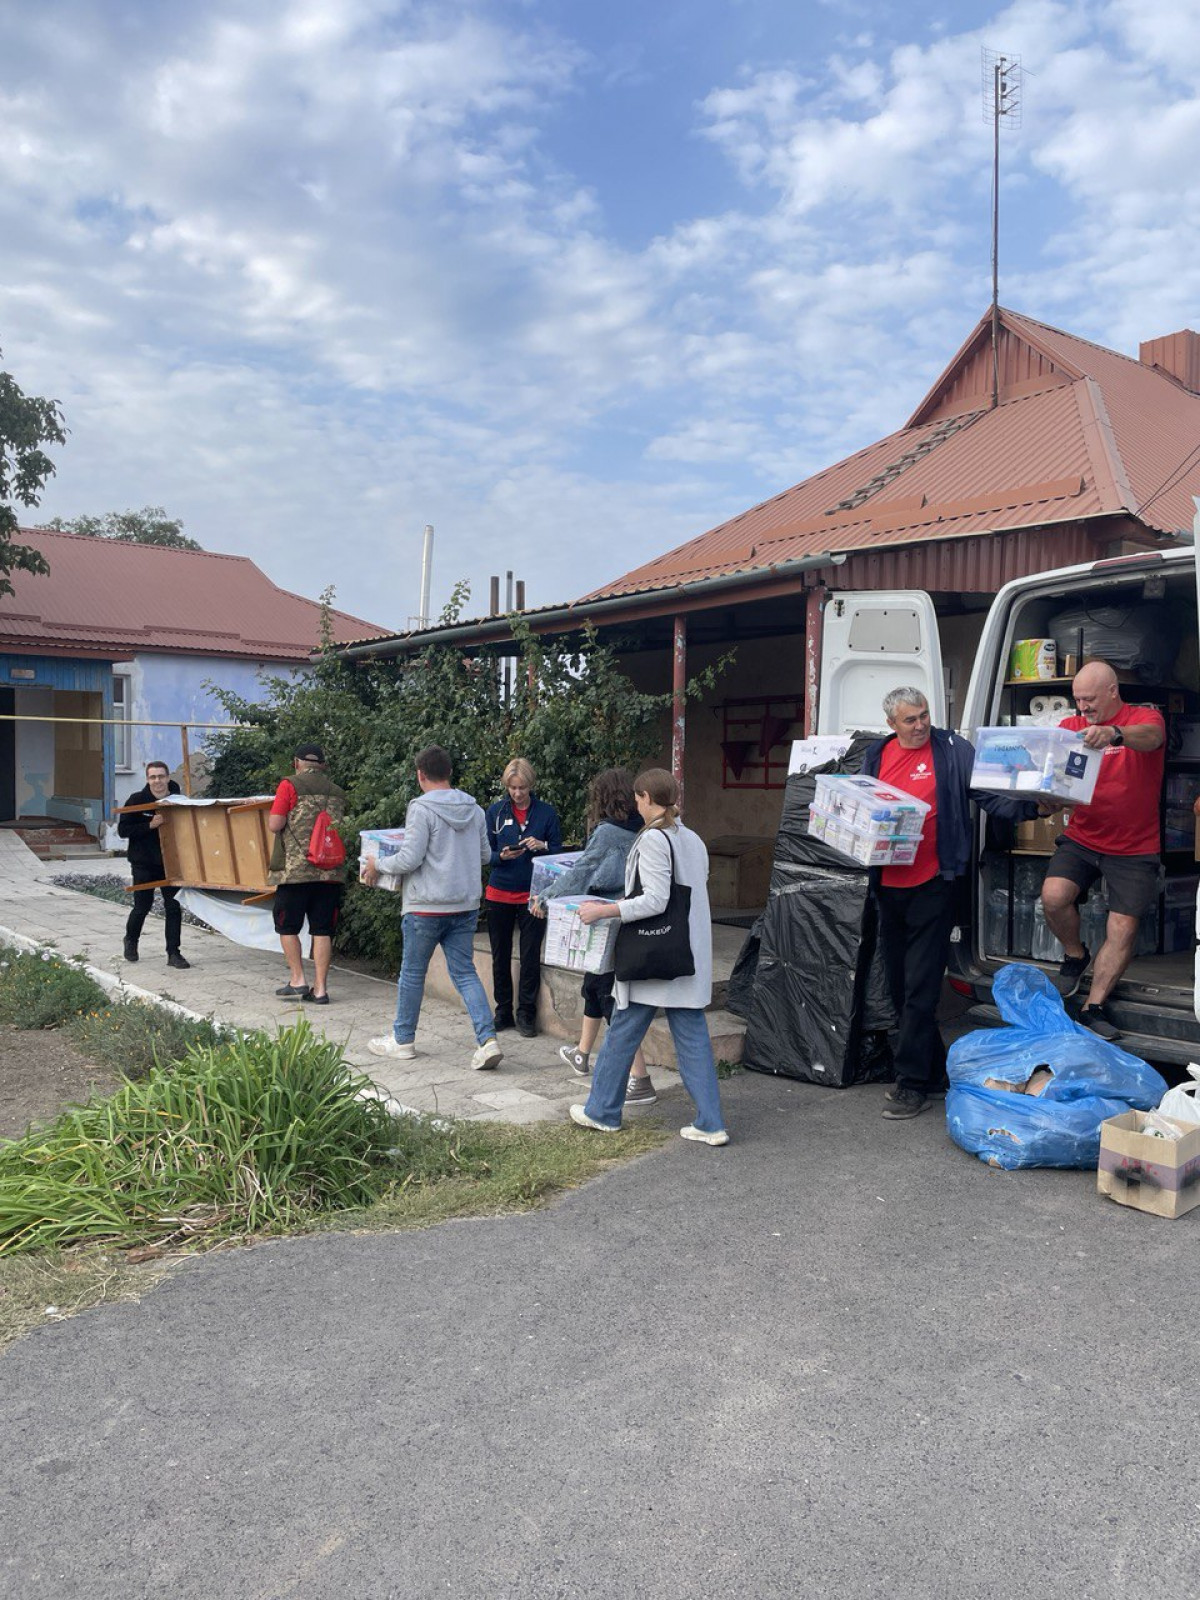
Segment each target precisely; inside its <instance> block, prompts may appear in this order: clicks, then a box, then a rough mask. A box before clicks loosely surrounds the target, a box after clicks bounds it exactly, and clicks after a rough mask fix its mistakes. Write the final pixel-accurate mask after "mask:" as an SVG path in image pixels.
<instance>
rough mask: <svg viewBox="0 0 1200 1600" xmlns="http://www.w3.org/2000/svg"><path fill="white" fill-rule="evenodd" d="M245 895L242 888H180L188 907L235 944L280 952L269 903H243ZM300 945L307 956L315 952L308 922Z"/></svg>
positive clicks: (249, 948) (180, 896) (184, 902)
mask: <svg viewBox="0 0 1200 1600" xmlns="http://www.w3.org/2000/svg"><path fill="white" fill-rule="evenodd" d="M242 898H243V896H242V894H241V891H240V890H235V891H234V892H233V893H232V894H230V895H223V894H212V893H210V892H209V891H208V890H207V889H180V891H179V904H180V905H181V906H182V907H183V909H184V910H185V911H190V912H191V913H192V915H193V916H194V917H199V918H200V921H201V922H207V924H208V926H209V927H210V928H215V929H216V931H217V932H218V933H223V934H224V935H225V937H226V938H227V939H232V940H233V942H234V944H240V945H244V946H245V947H246V948H247V949H248V950H271V951H275V952H278V950H279V935H278V934H277V933H276V932H275V924H274V922H273V921H272V920H271V908H270V906H266V905H262V906H247V905H243V904H242ZM300 947H301V949H302V950H303V952H304V954H305V955H306V956H308V955H311V954H312V935H311V934H310V933H309V931H308V924H307V923H305V925H304V931H303V933H302V934H301V935H300Z"/></svg>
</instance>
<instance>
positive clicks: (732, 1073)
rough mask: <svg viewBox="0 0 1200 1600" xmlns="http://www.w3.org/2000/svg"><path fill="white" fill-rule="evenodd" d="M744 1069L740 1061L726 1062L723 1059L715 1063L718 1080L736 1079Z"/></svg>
mask: <svg viewBox="0 0 1200 1600" xmlns="http://www.w3.org/2000/svg"><path fill="white" fill-rule="evenodd" d="M745 1070H746V1069H745V1068H744V1067H743V1066H742V1063H741V1062H740V1061H726V1060H725V1059H724V1057H722V1059H721V1060H720V1061H718V1062H717V1077H718V1078H738V1077H740V1076H741V1074H742V1073H743V1072H744V1071H745Z"/></svg>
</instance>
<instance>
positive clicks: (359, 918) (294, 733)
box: [209, 585, 730, 968]
mask: <svg viewBox="0 0 1200 1600" xmlns="http://www.w3.org/2000/svg"><path fill="white" fill-rule="evenodd" d="M468 593H469V591H468V590H467V588H466V586H465V585H459V587H458V588H457V589H456V591H455V594H454V598H453V599H452V600H451V602H450V605H449V606H448V607H447V608H446V610H445V611H444V612H443V614H442V618H441V620H442V622H443V623H450V622H454V621H457V620H458V617H459V614H460V612H461V610H462V607H463V604H464V603H465V600H466V598H467V595H468ZM325 598H326V600H327V599H328V597H325ZM324 615H325V619H326V622H325V627H324V633H323V637H324V640H325V646H326V647H325V649H324V651H323V653H322V654H321V656H320V657H319V658H318V659H317V660H316V662H315V663H314V665H313V667H312V669H311V671H309V672H307V673H305V674H303V675H301V676H299V677H296V678H264V679H263V693H262V698H261V700H259V701H257V702H256V701H251V700H247V699H245V698H243V697H241V696H238V695H236V694H232V693H230V692H228V691H226V690H223V689H221V687H220V686H219V685H217V684H210V686H209V687H210V688H211V690H212V692H213V694H214V695H215V697H216V698H217V699H218V700H219V701H220V703H221V705H222V706H223V707H224V709H225V711H226V712H227V713H228V715H229V717H230V718H231V720H233V721H235V722H237V723H240V724H243V726H242V727H239V728H237V729H235V730H233V731H231V732H229V733H222V734H218V735H215V736H214V737H213V738H212V739H210V741H209V754H210V757H211V760H212V775H211V779H210V783H211V788H212V792H213V793H215V794H225V795H235V794H264V793H267V792H270V791H273V790H274V788H275V786H276V784H277V783H278V782H279V780H280V778H282V777H284V776H286V775H287V774H289V773H290V772H291V770H292V763H291V756H292V751H293V749H294V748H295V747H296V745H297V744H298V743H300V742H301V741H302V740H306V739H318V740H320V742H321V744H322V745H323V746H324V747H325V751H326V754H327V756H328V759H329V772H330V776H331V777H332V778H333V779H334V781H335V782H336V783H338V784H340V785H341V786H342V787H343V788H344V789H345V791H346V801H347V805H346V829H345V833H346V842H347V846H348V849H349V850H350V852H351V854H352V855H353V853H354V851H355V849H356V846H357V837H356V835H357V833H358V830H359V829H361V828H385V827H395V826H397V825H398V824H399V823H400V822H401V821H402V820H403V817H404V811H405V807H406V806H407V804H408V802H409V801H410V800H411V799H413V798H414V797H415V795H416V794H417V792H418V791H417V784H416V773H415V770H414V762H413V758H414V757H415V756H416V754H417V752H418V751H419V750H421V749H422V748H423V747H424V746H426V745H428V744H431V743H436V744H440V745H443V746H444V747H445V748H446V749H447V750H448V751H449V753H450V757H451V760H452V761H453V762H454V782H455V784H456V785H457V786H458V787H459V788H460V789H464V790H465V791H466V792H467V793H468V794H471V795H474V797H475V798H476V800H478V801H479V803H480V804H481V805H482V806H484V807H486V806H488V805H489V804H490V803H491V802H492V801H493V800H496V799H499V798H500V794H501V785H500V775H501V773H502V772H503V770H504V767H505V765H506V764H507V762H508V761H509V760H510V759H511V758H512V757H513V756H516V755H521V756H524V757H526V759H527V760H529V761H531V762H532V763H533V766H534V769H535V771H536V772H537V775H538V782H537V789H538V793H539V794H540V795H541V796H542V798H543V799H545V800H549V801H550V802H551V804H552V805H553V806H555V808H556V809H557V811H558V814H559V818H560V820H561V822H562V829H563V839H564V842H566V843H576V844H578V843H582V840H583V835H584V813H585V809H586V804H587V788H588V784H589V783H590V782H591V780H592V778H593V777H594V776H595V775H596V773H597V772H599V771H601V769H603V768H604V767H614V766H627V767H630V768H633V769H636V768H638V767H639V766H643V765H645V764H646V763H647V762H648V761H651V760H654V761H658V762H661V763H662V764H663V765H667V764H668V757H667V750H666V746H665V740H666V739H668V738H669V724H668V721H667V713H668V711H669V707H670V701H671V697H670V695H669V694H658V695H652V694H644V693H642V692H641V691H640V690H638V689H636V688H635V687H634V685H633V684H632V682H631V681H630V680H629V678H627V677H626V675H625V674H624V672H623V671H622V670H621V667H620V664H619V662H618V659H617V655H616V652H615V650H614V649H613V648H611V647H610V646H609V645H607V644H602V643H601V642H600V641H599V640H598V638H597V637H596V634H595V632H594V631H593V630H591V629H584V630H582V631H581V632H580V633H578V634H575V635H566V636H557V635H556V636H552V637H540V636H535V635H534V634H532V633H531V632H530V630H529V628H528V627H527V626H526V625H525V624H524V623H523V622H522V621H521V620H520V619H519V618H514V619H513V634H514V637H515V639H516V641H517V645H518V649H519V651H520V658H519V661H518V663H517V670H516V673H515V676H514V680H513V689H512V692H511V693H508V692H506V691H505V689H504V688H503V686H502V666H503V661H502V658H501V656H500V655H499V654H498V653H497V652H496V651H495V650H487V649H485V650H481V651H480V652H479V653H478V654H477V655H474V656H467V655H464V654H463V652H462V651H461V650H458V649H455V648H453V647H452V646H449V645H433V646H431V647H430V648H429V649H427V650H426V651H425V653H424V654H423V655H421V656H420V657H418V658H416V659H413V660H406V659H399V660H395V661H381V662H374V661H361V662H352V661H342V660H341V659H339V657H338V656H337V655H336V653H335V651H334V649H333V647H332V644H331V642H330V635H329V630H328V609H327V607H326V610H325V613H324ZM729 659H730V657H728V656H727V657H725V658H723V659H722V660H721V661H720V662H719V663H717V665H716V666H714V667H712V668H710V669H707V670H706V671H705V672H704V673H702V674H701V675H700V676H699V677H697V678H695V679H693V680H692V681H691V682H690V683H689V684H688V686H687V693H688V694H689V696H692V697H695V696H698V695H699V694H700V693H702V692H703V691H704V690H705V689H707V688H709V687H711V685H712V683H713V682H714V681H715V680H716V678H717V676H718V675H719V674H720V673H721V672H722V671H723V670H724V668H725V666H726V665H727V663H728V661H729ZM351 877H352V880H353V874H351ZM400 944H401V934H400V900H399V896H396V895H390V894H380V893H379V892H378V891H377V890H370V889H363V888H362V887H361V886H360V885H359V884H358V883H357V882H354V881H351V882H350V883H349V885H348V889H347V894H346V901H345V905H344V907H343V910H342V915H341V918H340V921H339V924H338V936H337V946H338V949H339V951H341V952H342V953H343V954H346V955H350V956H360V957H363V958H365V959H367V960H370V961H375V962H378V963H380V964H382V965H384V966H386V967H389V968H391V967H394V966H395V965H396V963H397V962H398V960H399V955H400Z"/></svg>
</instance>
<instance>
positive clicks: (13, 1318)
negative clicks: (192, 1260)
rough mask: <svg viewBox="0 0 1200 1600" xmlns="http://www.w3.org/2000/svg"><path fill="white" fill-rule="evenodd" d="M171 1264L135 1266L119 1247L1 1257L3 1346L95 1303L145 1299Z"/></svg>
mask: <svg viewBox="0 0 1200 1600" xmlns="http://www.w3.org/2000/svg"><path fill="white" fill-rule="evenodd" d="M172 1264H173V1263H171V1262H168V1261H155V1262H147V1263H145V1264H143V1265H141V1266H134V1265H132V1264H131V1263H129V1262H128V1261H127V1260H126V1259H125V1258H124V1257H123V1256H121V1255H120V1254H119V1253H118V1252H115V1251H111V1250H100V1249H92V1250H71V1251H65V1252H60V1251H48V1252H47V1253H46V1254H44V1255H37V1256H15V1257H14V1258H13V1259H12V1260H11V1261H10V1260H7V1259H0V1350H3V1349H4V1347H5V1346H6V1345H8V1344H11V1343H12V1342H13V1340H15V1339H19V1338H21V1337H22V1336H23V1335H24V1334H27V1333H32V1332H33V1330H34V1329H35V1328H43V1327H45V1326H46V1324H47V1323H49V1322H62V1321H64V1320H65V1319H66V1318H67V1317H73V1316H75V1315H76V1314H77V1313H78V1312H80V1311H90V1310H91V1309H92V1307H93V1306H101V1305H116V1304H118V1303H119V1302H121V1301H130V1300H140V1299H141V1297H142V1295H144V1294H146V1293H148V1291H149V1290H151V1289H153V1288H154V1287H155V1286H156V1285H157V1284H158V1283H159V1282H161V1280H162V1279H163V1278H164V1277H165V1276H166V1274H167V1273H168V1272H169V1271H170V1269H171V1266H172Z"/></svg>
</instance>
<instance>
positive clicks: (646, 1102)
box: [625, 1078, 658, 1106]
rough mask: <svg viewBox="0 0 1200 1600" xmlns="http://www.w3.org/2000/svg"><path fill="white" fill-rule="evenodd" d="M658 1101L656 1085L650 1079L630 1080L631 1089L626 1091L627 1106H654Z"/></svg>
mask: <svg viewBox="0 0 1200 1600" xmlns="http://www.w3.org/2000/svg"><path fill="white" fill-rule="evenodd" d="M657 1099H658V1096H657V1095H656V1094H655V1092H654V1085H653V1084H652V1083H651V1082H650V1079H649V1078H630V1080H629V1087H628V1088H627V1089H626V1091H625V1104H626V1105H627V1106H652V1105H653V1104H654V1102H655V1101H656V1100H657Z"/></svg>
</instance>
